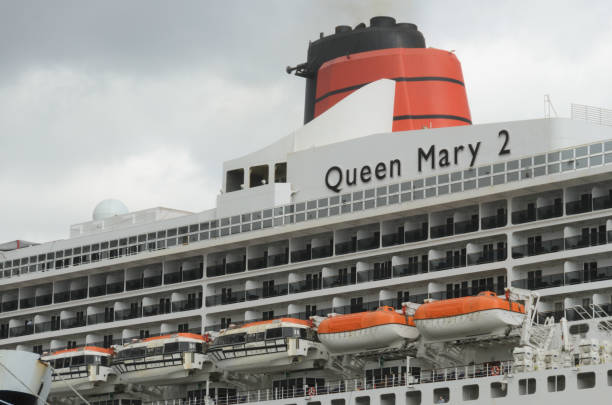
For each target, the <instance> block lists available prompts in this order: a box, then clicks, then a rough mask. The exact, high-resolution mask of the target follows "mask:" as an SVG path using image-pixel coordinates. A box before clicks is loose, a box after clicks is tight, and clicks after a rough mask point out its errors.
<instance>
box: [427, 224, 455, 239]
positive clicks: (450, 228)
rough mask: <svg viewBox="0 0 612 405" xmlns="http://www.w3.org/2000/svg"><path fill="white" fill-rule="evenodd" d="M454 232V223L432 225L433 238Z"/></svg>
mask: <svg viewBox="0 0 612 405" xmlns="http://www.w3.org/2000/svg"><path fill="white" fill-rule="evenodd" d="M453 232H454V224H453V223H447V224H443V225H436V226H432V227H431V237H432V238H443V237H445V236H452V235H453Z"/></svg>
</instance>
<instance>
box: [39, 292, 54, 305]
mask: <svg viewBox="0 0 612 405" xmlns="http://www.w3.org/2000/svg"><path fill="white" fill-rule="evenodd" d="M51 302H53V295H51V294H45V295H37V296H36V306H37V307H39V306H41V305H50V304H51Z"/></svg>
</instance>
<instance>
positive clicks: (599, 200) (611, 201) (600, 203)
mask: <svg viewBox="0 0 612 405" xmlns="http://www.w3.org/2000/svg"><path fill="white" fill-rule="evenodd" d="M608 208H612V198H611V196H609V195H605V196H601V197H595V198H593V209H594V210H605V209H608Z"/></svg>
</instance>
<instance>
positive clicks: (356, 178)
mask: <svg viewBox="0 0 612 405" xmlns="http://www.w3.org/2000/svg"><path fill="white" fill-rule="evenodd" d="M401 175H402V164H401V162H400V160H399V159H393V160H390V161H389V162H388V163H387V162H378V163H376V164H375V165H372V166H370V165H363V166H361V167H360V168H357V167H353V168H351V169H342V168H341V167H340V166H332V167H330V168H329V169H328V170H327V173H326V174H325V185H326V186H327V188H328V189H330V190H332V191H335V192H336V193H339V192H340V191H341V190H342V185H343V184H345V185H347V186H354V185H356V184H357V183H358V182H361V183H364V184H367V183H369V182H370V181H371V180H372V179H373V178H376V179H377V180H384V179H386V178H387V177H389V178H394V177H400V176H401Z"/></svg>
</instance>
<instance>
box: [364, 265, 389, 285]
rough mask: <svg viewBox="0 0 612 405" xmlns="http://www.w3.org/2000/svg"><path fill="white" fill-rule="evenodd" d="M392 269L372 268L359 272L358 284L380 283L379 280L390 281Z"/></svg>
mask: <svg viewBox="0 0 612 405" xmlns="http://www.w3.org/2000/svg"><path fill="white" fill-rule="evenodd" d="M391 275H392V269H391V268H388V269H382V268H378V269H375V268H370V269H368V270H361V271H358V272H357V282H359V283H365V282H368V281H379V280H388V279H390V278H391Z"/></svg>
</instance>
